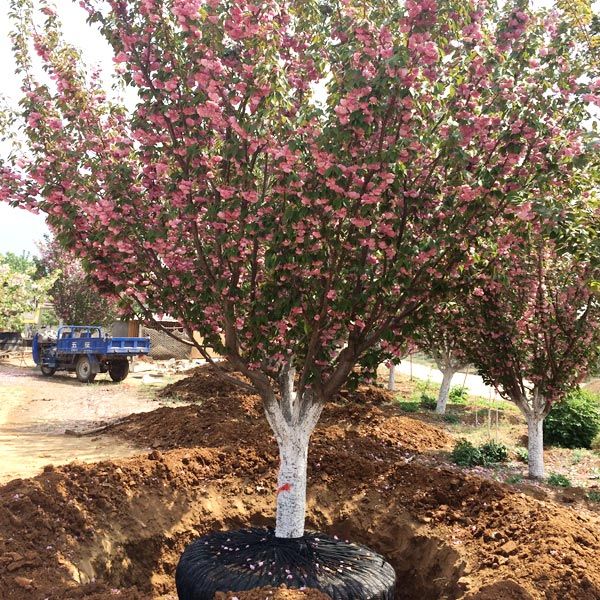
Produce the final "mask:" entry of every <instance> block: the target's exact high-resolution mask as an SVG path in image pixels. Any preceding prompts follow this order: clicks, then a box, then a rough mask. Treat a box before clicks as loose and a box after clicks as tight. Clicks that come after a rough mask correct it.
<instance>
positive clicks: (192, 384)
mask: <svg viewBox="0 0 600 600" xmlns="http://www.w3.org/2000/svg"><path fill="white" fill-rule="evenodd" d="M219 367H220V368H221V369H222V370H223V371H225V372H227V373H230V374H231V375H234V376H235V377H236V378H237V379H241V380H244V377H243V376H242V375H241V374H240V373H236V372H235V371H234V370H233V369H232V368H231V367H230V366H229V364H228V363H220V365H219ZM242 392H243V388H241V387H240V386H238V385H236V384H235V383H231V382H229V381H227V380H225V379H223V377H221V376H220V375H219V373H218V372H217V369H216V368H215V367H212V366H210V365H207V366H201V367H197V368H195V369H192V370H191V371H188V377H186V378H185V379H181V380H180V381H176V382H175V383H172V384H170V385H167V386H165V387H164V388H163V390H162V391H161V394H160V395H161V397H163V398H179V399H180V400H185V401H186V402H197V401H201V400H205V399H207V398H214V397H221V396H229V395H231V394H236V393H242Z"/></svg>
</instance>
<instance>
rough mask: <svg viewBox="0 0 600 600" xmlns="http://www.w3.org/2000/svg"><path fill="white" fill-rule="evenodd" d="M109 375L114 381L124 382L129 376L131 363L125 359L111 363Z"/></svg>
mask: <svg viewBox="0 0 600 600" xmlns="http://www.w3.org/2000/svg"><path fill="white" fill-rule="evenodd" d="M108 374H109V375H110V378H111V379H112V380H113V381H123V379H125V378H126V377H127V375H129V361H128V360H127V359H124V360H115V361H113V362H111V363H109V364H108Z"/></svg>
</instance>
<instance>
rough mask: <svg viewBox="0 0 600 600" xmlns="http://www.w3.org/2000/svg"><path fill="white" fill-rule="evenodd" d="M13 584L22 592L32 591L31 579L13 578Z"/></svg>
mask: <svg viewBox="0 0 600 600" xmlns="http://www.w3.org/2000/svg"><path fill="white" fill-rule="evenodd" d="M15 583H16V584H17V585H18V586H19V587H20V588H23V589H24V590H32V589H33V579H28V578H27V577H20V576H18V577H15Z"/></svg>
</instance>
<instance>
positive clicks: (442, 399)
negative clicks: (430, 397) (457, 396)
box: [435, 367, 456, 415]
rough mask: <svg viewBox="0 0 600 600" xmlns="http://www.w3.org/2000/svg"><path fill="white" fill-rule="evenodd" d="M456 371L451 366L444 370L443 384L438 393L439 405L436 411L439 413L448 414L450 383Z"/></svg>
mask: <svg viewBox="0 0 600 600" xmlns="http://www.w3.org/2000/svg"><path fill="white" fill-rule="evenodd" d="M454 373H456V371H455V370H454V369H451V368H449V367H447V368H445V369H443V370H442V385H441V386H440V393H439V394H438V399H437V405H436V407H435V412H436V413H438V415H444V414H446V405H447V404H448V397H449V395H450V384H451V383H452V378H453V377H454Z"/></svg>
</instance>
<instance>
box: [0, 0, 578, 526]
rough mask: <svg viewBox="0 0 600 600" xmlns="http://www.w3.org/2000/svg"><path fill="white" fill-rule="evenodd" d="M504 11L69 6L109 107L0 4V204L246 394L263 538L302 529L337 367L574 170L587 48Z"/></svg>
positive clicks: (360, 355)
mask: <svg viewBox="0 0 600 600" xmlns="http://www.w3.org/2000/svg"><path fill="white" fill-rule="evenodd" d="M520 4H521V3H517V4H515V5H513V4H512V3H508V4H506V5H505V6H504V7H503V8H502V9H501V10H497V9H496V8H495V7H494V5H493V3H489V4H488V3H483V2H482V3H477V2H475V3H473V4H466V5H465V3H464V2H462V1H460V2H459V1H456V2H454V1H442V2H440V3H439V4H436V2H435V1H433V0H428V1H427V2H421V3H415V2H412V1H407V2H406V4H405V5H401V6H399V5H398V3H397V2H391V1H389V2H388V1H387V0H384V1H378V2H374V3H365V2H363V1H362V0H361V2H356V3H354V2H352V1H350V2H339V3H338V2H336V1H333V2H329V3H327V4H325V3H320V2H317V1H316V0H315V1H311V0H307V1H306V2H285V1H284V2H282V1H277V2H275V1H274V0H264V1H263V2H261V3H260V5H257V4H256V3H253V2H249V1H246V0H241V1H239V2H236V3H234V4H232V3H231V2H228V1H227V2H226V1H221V0H209V1H208V2H206V3H202V4H201V3H200V2H198V1H196V0H185V1H183V0H139V1H138V0H110V1H102V0H84V2H83V5H84V6H86V7H87V9H88V10H89V13H90V19H91V21H92V22H94V23H99V24H100V26H101V29H102V32H103V34H104V35H105V36H106V38H107V39H108V40H109V42H110V43H111V44H112V45H113V48H114V51H115V60H116V62H117V63H118V65H119V67H120V69H121V71H122V74H123V75H122V76H123V80H124V81H125V82H126V83H127V84H128V85H131V86H133V87H135V88H136V89H137V92H138V96H139V103H138V105H137V107H136V108H135V110H134V111H133V113H132V114H131V115H129V114H128V113H127V111H126V110H125V109H124V108H123V107H122V106H120V105H118V103H115V102H111V101H108V100H107V98H106V95H105V93H104V91H103V90H102V89H101V86H100V85H99V82H98V78H97V77H96V76H95V75H94V74H92V75H89V76H88V74H87V73H86V71H85V69H84V68H83V67H82V66H81V62H80V59H79V55H78V54H77V52H76V51H75V50H74V49H73V48H72V47H70V46H68V45H67V44H66V43H65V42H64V41H63V40H62V37H61V35H60V31H59V28H58V24H57V19H56V16H55V14H54V13H53V11H52V10H51V9H50V8H48V7H45V8H44V9H43V12H44V15H45V22H44V23H43V26H39V27H35V26H34V21H35V18H34V16H33V11H32V8H31V4H30V2H28V1H27V0H13V4H12V5H13V10H12V12H13V14H14V16H15V17H16V29H15V34H14V36H13V42H14V47H15V55H16V58H17V62H18V64H19V69H20V72H21V74H22V76H23V81H24V88H23V89H24V98H23V101H22V105H21V106H22V115H21V116H22V118H23V119H24V120H25V122H26V133H27V135H28V136H29V151H30V158H27V157H25V158H23V159H22V161H21V162H18V163H17V162H13V163H12V164H5V165H4V168H3V169H2V171H1V175H0V177H1V179H0V181H1V184H0V199H7V200H9V201H10V202H12V203H13V204H17V205H22V206H25V207H28V208H31V209H39V210H42V211H44V212H45V213H47V214H48V221H49V223H50V225H51V227H52V228H53V229H54V231H55V232H56V235H57V237H58V239H59V241H60V243H61V244H63V245H65V246H66V247H68V248H70V249H72V250H73V251H74V252H75V254H76V255H77V256H78V257H80V258H81V259H82V261H83V263H84V266H85V268H86V270H88V272H90V274H93V276H94V278H95V279H96V280H97V281H98V282H99V283H100V285H102V286H103V288H104V289H105V290H107V291H108V292H110V293H111V294H114V295H115V296H121V297H123V298H125V299H129V301H130V311H131V313H132V314H137V315H139V316H140V317H142V318H151V316H152V314H153V313H168V314H170V315H172V316H173V317H174V318H176V319H178V320H179V321H180V323H181V324H182V326H183V327H184V328H185V329H186V331H187V332H188V334H189V337H190V339H194V337H193V335H192V334H193V332H194V331H197V332H199V334H200V337H201V339H203V340H204V344H205V345H202V344H198V349H199V351H200V352H201V353H202V354H203V355H204V356H205V357H206V358H207V359H209V360H210V356H209V354H208V353H207V347H212V348H214V349H215V350H217V351H218V352H220V353H222V354H223V355H225V356H226V357H227V358H228V359H229V361H230V362H231V364H232V365H233V366H234V368H235V369H237V370H238V371H239V372H240V373H241V374H243V375H244V376H245V378H239V377H236V376H231V375H228V374H226V373H224V374H223V377H229V378H232V380H233V381H235V382H237V383H238V384H239V385H241V386H244V387H250V388H251V389H253V390H255V391H256V392H258V393H259V394H260V395H261V397H262V399H263V402H264V407H265V413H266V416H267V419H268V421H269V423H270V425H271V427H272V429H273V431H274V434H275V437H276V439H277V442H278V445H279V449H280V458H281V466H280V471H279V476H278V494H277V525H276V534H277V536H279V537H297V536H301V535H302V532H303V530H304V513H305V494H306V459H307V450H308V440H309V438H310V435H311V432H312V430H313V428H314V426H315V424H316V423H317V420H318V418H319V415H320V413H321V410H322V407H323V404H324V403H325V402H326V401H327V400H328V399H330V398H331V397H332V396H333V395H334V394H336V393H337V391H338V390H339V389H340V387H341V386H342V385H344V383H345V382H346V381H347V380H348V378H349V377H350V376H351V374H352V372H353V368H354V366H355V364H356V363H357V362H359V361H363V362H365V361H366V362H368V363H369V364H375V365H376V364H378V362H377V361H376V359H377V356H375V354H376V353H374V352H373V349H374V348H377V347H380V348H383V347H384V346H383V345H382V344H383V343H386V342H389V341H391V340H393V339H394V338H396V339H397V338H398V337H399V336H400V335H401V332H402V331H403V330H404V329H405V328H408V327H409V326H410V327H412V324H410V319H411V317H412V315H414V314H416V313H418V311H419V310H421V308H422V307H423V306H424V305H425V304H427V303H435V302H436V298H437V297H438V296H439V294H440V293H442V292H444V290H445V287H446V286H447V284H448V281H449V280H453V279H454V278H456V277H459V276H460V269H461V267H462V265H464V264H465V263H468V262H469V261H470V260H471V259H470V256H471V254H470V249H472V248H473V246H474V245H476V244H477V243H478V240H479V239H485V237H486V235H489V234H491V233H493V231H494V228H495V227H497V226H498V223H499V222H501V221H503V219H505V218H509V217H511V216H512V215H515V216H516V218H519V217H518V215H519V214H520V213H518V210H517V207H518V206H519V205H520V203H521V198H522V196H523V195H524V194H534V195H535V194H541V193H543V190H544V189H545V187H546V186H553V187H554V188H557V189H560V187H561V186H562V185H564V184H565V183H567V181H568V179H569V178H570V176H571V169H572V167H573V160H574V158H575V157H577V156H578V155H579V153H580V150H581V135H580V133H581V132H580V122H581V121H582V120H583V119H585V118H587V116H588V111H587V103H586V101H584V100H583V99H582V95H584V94H586V93H588V92H589V91H590V88H589V85H590V84H589V83H587V82H585V83H581V80H580V76H581V75H582V74H583V73H585V71H586V65H587V56H586V54H585V48H580V47H579V46H577V45H572V44H571V43H570V38H569V32H568V31H562V30H561V29H560V28H558V27H556V19H555V17H553V16H551V15H549V14H546V13H544V12H540V13H533V12H531V11H528V10H526V9H524V8H521V6H520ZM31 41H33V45H34V47H35V50H36V52H37V55H38V56H39V57H40V59H41V61H42V63H43V64H44V67H45V69H46V70H47V73H48V74H49V75H50V78H51V83H48V82H44V81H39V80H37V79H36V78H35V77H34V76H33V73H32V70H31V64H32V61H33V60H34V59H33V58H32V57H31V56H30V55H29V48H30V42H31ZM319 89H321V90H323V89H324V90H325V94H324V95H322V94H319ZM378 345H379V346H378ZM379 362H381V361H380V360H379ZM217 367H218V366H217Z"/></svg>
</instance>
